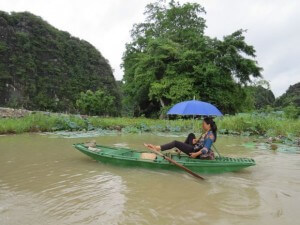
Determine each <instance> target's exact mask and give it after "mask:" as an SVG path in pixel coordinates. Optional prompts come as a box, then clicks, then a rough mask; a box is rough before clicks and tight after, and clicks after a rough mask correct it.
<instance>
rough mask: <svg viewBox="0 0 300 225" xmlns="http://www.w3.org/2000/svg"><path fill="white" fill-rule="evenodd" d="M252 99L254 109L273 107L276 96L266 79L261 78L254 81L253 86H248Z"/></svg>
mask: <svg viewBox="0 0 300 225" xmlns="http://www.w3.org/2000/svg"><path fill="white" fill-rule="evenodd" d="M246 90H247V92H248V94H249V95H250V98H251V100H250V101H252V103H250V104H252V109H256V110H257V109H263V108H266V107H268V106H269V107H273V106H274V102H275V96H274V94H273V92H272V91H271V90H270V84H269V82H268V81H266V80H259V81H257V82H253V83H252V84H251V86H248V87H247V88H246Z"/></svg>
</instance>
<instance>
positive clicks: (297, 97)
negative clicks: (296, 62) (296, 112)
mask: <svg viewBox="0 0 300 225" xmlns="http://www.w3.org/2000/svg"><path fill="white" fill-rule="evenodd" d="M291 103H293V104H295V105H296V106H298V107H300V82H298V83H296V84H294V85H291V86H290V87H289V88H288V89H287V91H286V92H285V93H284V94H283V95H281V96H280V97H278V98H277V99H276V102H275V105H276V106H277V107H285V106H287V105H289V104H291Z"/></svg>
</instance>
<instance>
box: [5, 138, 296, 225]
mask: <svg viewBox="0 0 300 225" xmlns="http://www.w3.org/2000/svg"><path fill="white" fill-rule="evenodd" d="M53 137H55V138H53ZM93 139H96V141H97V143H99V144H100V143H101V144H103V145H111V146H119V147H130V148H134V149H140V150H145V149H144V148H143V146H142V144H143V143H144V142H151V143H157V144H162V143H164V142H167V141H172V140H173V139H179V140H181V139H184V136H183V135H162V134H157V135H153V134H142V135H139V134H134V135H133V134H127V135H121V134H117V133H115V134H110V135H106V136H98V137H93ZM87 140H90V138H83V137H81V138H72V139H70V138H62V137H59V136H52V135H38V134H24V135H7V136H1V137H0V224H5V225H17V224H31V225H35V224H36V225H37V224H39V225H40V224H267V223H270V224H295V223H294V221H297V219H299V216H298V212H297V208H298V200H299V197H300V179H299V178H300V177H299V174H300V173H299V172H300V159H299V148H298V147H289V146H284V145H282V146H281V145H280V146H279V147H278V149H277V150H276V151H274V150H271V149H270V147H269V146H268V145H267V144H264V143H263V142H261V141H257V142H253V139H251V138H241V137H228V136H227V137H226V136H224V137H220V138H219V140H218V143H217V148H218V149H219V151H221V154H224V155H228V156H238V157H252V158H254V159H255V160H256V162H257V165H256V166H255V167H251V168H248V169H245V170H242V171H240V172H235V173H227V174H222V175H205V177H206V178H207V179H206V180H205V181H198V180H196V179H194V178H193V177H191V176H189V175H188V174H185V173H184V172H174V171H164V170H155V171H152V170H146V169H140V168H126V167H118V166H112V165H108V164H101V163H97V162H95V161H93V160H92V159H90V158H88V157H87V156H85V155H83V154H82V153H80V152H78V151H75V150H74V149H73V148H72V144H73V143H77V142H84V141H87ZM282 149H285V151H283V150H282Z"/></svg>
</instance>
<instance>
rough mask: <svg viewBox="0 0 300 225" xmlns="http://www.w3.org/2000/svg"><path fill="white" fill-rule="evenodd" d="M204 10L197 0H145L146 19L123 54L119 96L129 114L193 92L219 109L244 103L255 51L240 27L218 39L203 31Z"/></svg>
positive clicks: (229, 109)
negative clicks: (181, 0) (182, 0)
mask: <svg viewBox="0 0 300 225" xmlns="http://www.w3.org/2000/svg"><path fill="white" fill-rule="evenodd" d="M204 13H205V10H204V8H203V7H201V5H199V4H197V3H186V4H183V5H180V4H179V3H175V2H174V1H170V3H168V4H167V5H165V4H163V3H162V2H156V3H152V4H149V5H147V7H146V11H145V14H146V15H147V18H146V21H145V22H144V23H140V24H135V25H134V27H133V29H132V32H131V37H132V41H131V42H130V43H128V44H127V45H126V51H125V53H124V56H123V65H122V66H123V68H124V78H123V81H124V85H123V89H124V95H125V96H126V98H127V101H128V102H131V103H132V104H133V109H134V115H136V116H139V115H141V114H145V115H146V116H151V115H152V114H155V113H157V112H159V111H163V110H162V108H163V107H168V106H170V105H173V104H175V103H177V102H179V101H182V100H187V99H192V98H193V97H194V96H195V97H196V98H197V99H200V100H203V101H208V102H211V103H213V104H215V105H217V106H218V107H219V108H220V109H221V110H222V111H223V112H224V113H234V112H237V111H239V110H241V109H242V108H243V101H240V100H241V99H243V98H245V96H246V95H247V93H246V91H245V90H244V88H243V86H244V85H246V84H247V83H249V82H250V81H251V76H252V77H260V76H261V74H260V71H261V68H260V67H258V66H257V62H256V61H254V60H253V59H252V58H254V57H255V50H254V48H253V47H252V46H250V45H247V44H246V43H245V37H244V36H243V33H244V32H245V31H244V30H238V31H236V32H234V33H233V34H231V35H228V36H225V37H224V38H223V40H218V39H216V38H210V37H208V36H205V35H204V30H205V27H206V25H205V20H204V19H203V18H202V14H204Z"/></svg>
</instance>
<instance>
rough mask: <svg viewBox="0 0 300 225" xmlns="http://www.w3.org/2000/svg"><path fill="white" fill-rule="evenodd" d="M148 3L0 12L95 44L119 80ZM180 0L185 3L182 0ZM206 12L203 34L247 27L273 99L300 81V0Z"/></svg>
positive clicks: (98, 1)
mask: <svg viewBox="0 0 300 225" xmlns="http://www.w3.org/2000/svg"><path fill="white" fill-rule="evenodd" d="M150 2H153V1H151V0H51V1H49V0H48V1H47V0H0V10H2V11H6V12H11V11H15V12H22V11H29V12H31V13H33V14H35V15H38V16H41V17H42V18H43V19H44V20H46V21H47V22H48V23H50V24H51V25H53V26H55V27H56V28H58V29H60V30H64V31H67V32H69V33H70V34H71V35H73V36H75V37H79V38H80V39H84V40H86V41H88V42H90V43H91V44H92V45H94V46H95V47H96V48H97V49H98V50H99V51H100V52H101V54H102V55H103V56H104V57H105V58H106V59H108V60H109V62H110V65H111V66H112V68H113V70H114V76H115V78H116V79H117V80H121V79H122V77H123V71H122V69H121V68H120V64H121V63H122V55H123V52H124V51H125V43H127V42H130V40H131V39H130V30H131V28H132V26H133V24H134V23H139V22H143V21H144V18H145V17H144V15H143V12H144V9H145V6H146V5H147V4H148V3H150ZM179 2H181V3H183V2H187V1H186V0H180V1H179ZM189 2H198V3H200V4H201V5H202V6H204V8H205V10H206V11H207V14H206V15H205V16H204V18H205V19H206V24H207V27H208V28H207V29H206V35H209V36H210V37H217V38H220V39H221V38H222V37H223V36H224V35H228V34H231V33H232V32H234V31H236V30H238V29H241V28H242V29H247V30H248V31H247V33H246V34H245V36H246V41H247V43H248V44H251V45H253V46H254V47H255V49H256V51H257V52H256V55H257V58H256V60H257V61H258V63H259V66H261V67H263V68H264V71H263V77H264V79H266V80H268V81H269V82H270V84H271V89H272V91H273V92H274V94H275V96H276V97H278V96H279V95H281V94H283V93H284V92H285V91H286V89H287V88H288V87H289V86H290V85H292V84H295V83H297V82H300V62H299V61H300V45H299V42H300V11H299V10H300V1H299V0H198V1H195V0H194V1H192V0H190V1H189Z"/></svg>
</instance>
